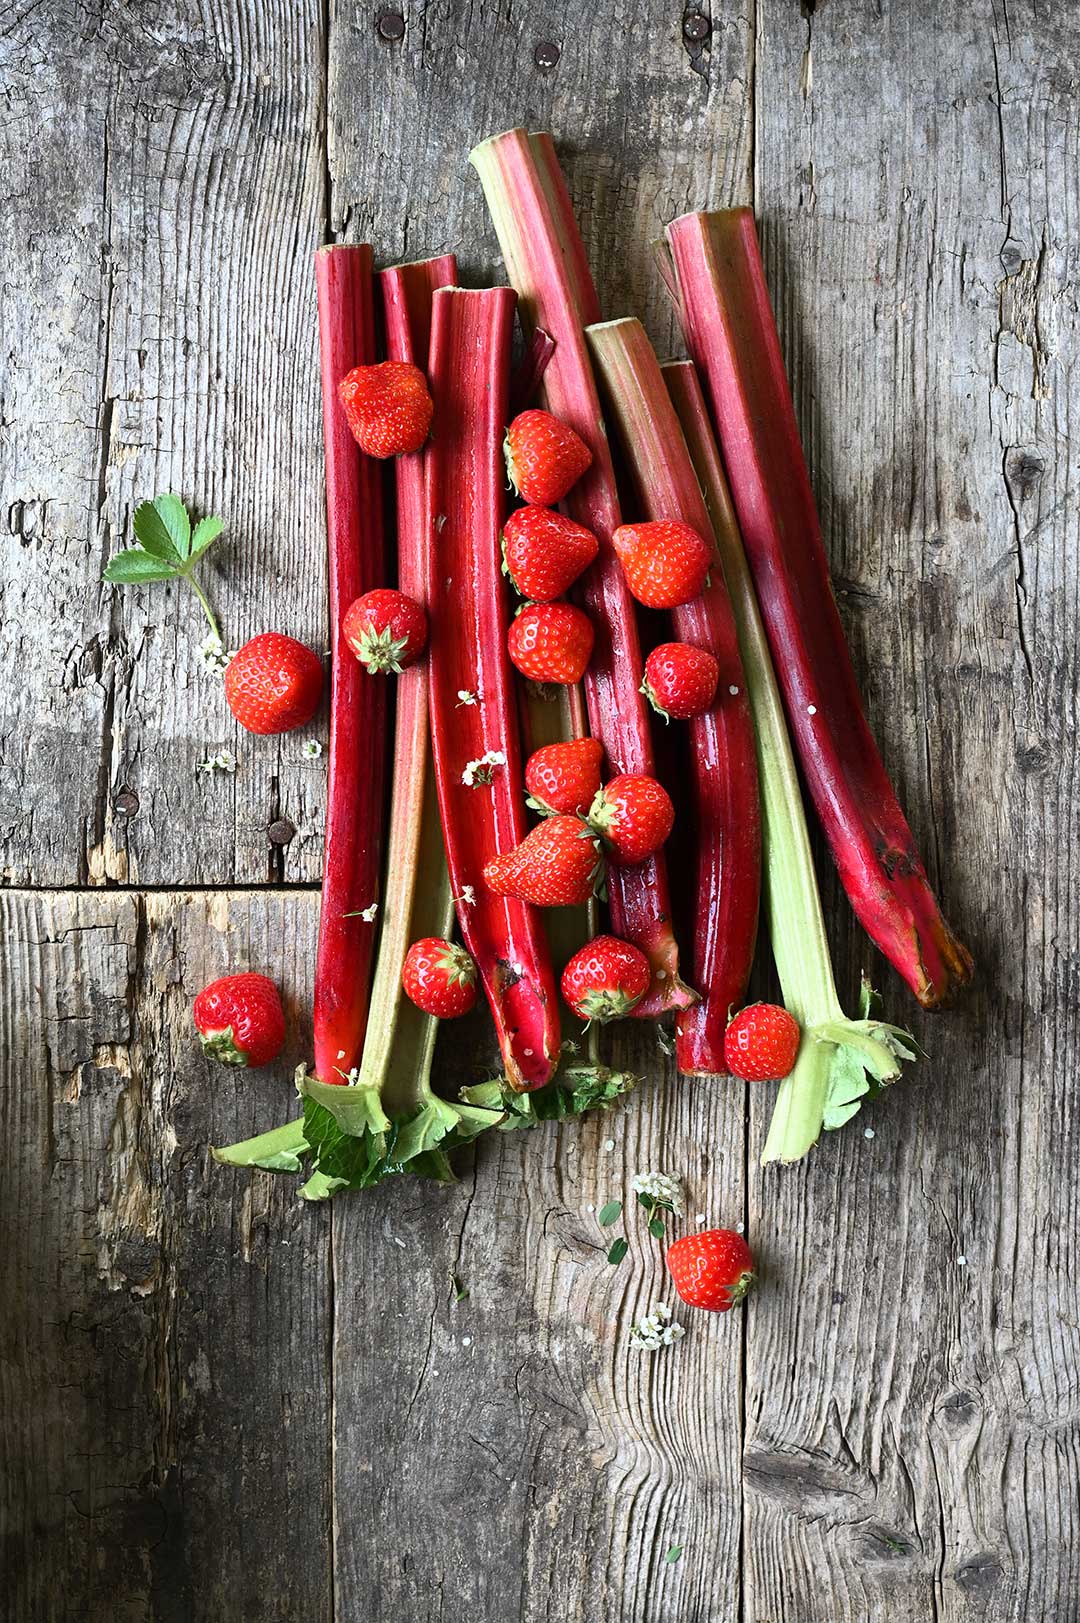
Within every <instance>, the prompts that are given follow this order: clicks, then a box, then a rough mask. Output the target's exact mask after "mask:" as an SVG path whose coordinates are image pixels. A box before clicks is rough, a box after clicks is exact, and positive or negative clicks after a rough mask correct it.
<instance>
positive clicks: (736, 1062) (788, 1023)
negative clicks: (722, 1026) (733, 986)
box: [724, 1003, 802, 1082]
mask: <svg viewBox="0 0 1080 1623" xmlns="http://www.w3.org/2000/svg"><path fill="white" fill-rule="evenodd" d="M801 1037H802V1033H801V1032H800V1030H799V1022H798V1021H797V1020H796V1019H795V1017H794V1015H792V1014H789V1013H788V1011H787V1009H781V1008H780V1007H779V1006H778V1005H777V1004H775V1003H751V1004H750V1005H749V1006H748V1007H747V1008H745V1009H740V1010H739V1013H738V1014H737V1015H736V1016H735V1018H734V1019H733V1020H732V1021H731V1022H730V1024H729V1025H728V1028H727V1031H726V1032H725V1033H724V1060H725V1063H726V1065H727V1068H728V1070H729V1071H730V1072H731V1074H732V1076H738V1077H741V1078H742V1080H743V1081H744V1082H779V1081H782V1079H783V1078H784V1077H785V1076H788V1075H790V1073H791V1071H792V1069H793V1067H794V1065H795V1060H796V1057H797V1055H798V1052H799V1042H800V1040H801Z"/></svg>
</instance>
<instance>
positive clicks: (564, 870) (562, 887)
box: [484, 817, 603, 907]
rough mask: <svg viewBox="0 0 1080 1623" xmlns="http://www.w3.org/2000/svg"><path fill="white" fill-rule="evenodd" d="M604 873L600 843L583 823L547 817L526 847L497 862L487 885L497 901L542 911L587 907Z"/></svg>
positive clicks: (486, 872) (486, 871)
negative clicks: (500, 898)
mask: <svg viewBox="0 0 1080 1623" xmlns="http://www.w3.org/2000/svg"><path fill="white" fill-rule="evenodd" d="M602 872H603V861H602V859H601V857H600V855H599V853H598V852H597V849H596V840H595V838H594V837H593V836H592V834H591V833H590V832H589V830H588V829H587V828H586V826H585V824H584V823H583V822H582V821H581V819H580V818H578V817H546V818H545V819H544V821H543V822H542V823H538V824H537V825H536V827H535V828H534V829H532V830H530V832H529V833H528V834H527V835H526V836H525V838H524V839H523V840H522V842H521V844H520V845H516V846H515V847H514V849H513V850H512V851H507V852H505V853H504V854H503V855H502V856H498V857H494V858H493V859H492V860H491V861H490V862H489V863H488V864H487V866H486V867H485V869H484V881H485V883H486V884H487V887H488V889H489V890H493V891H494V892H495V895H496V896H516V897H517V899H518V901H521V902H532V903H534V904H535V906H537V907H581V906H582V905H583V904H584V903H585V902H587V901H588V899H589V897H590V896H591V895H592V892H593V889H594V887H595V885H596V882H597V880H598V879H599V877H600V875H601V874H602Z"/></svg>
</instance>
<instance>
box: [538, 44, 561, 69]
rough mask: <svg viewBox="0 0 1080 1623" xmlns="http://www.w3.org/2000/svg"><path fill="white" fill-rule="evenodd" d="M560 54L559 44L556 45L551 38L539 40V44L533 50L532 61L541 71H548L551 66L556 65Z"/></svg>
mask: <svg viewBox="0 0 1080 1623" xmlns="http://www.w3.org/2000/svg"><path fill="white" fill-rule="evenodd" d="M561 55H562V48H561V46H558V45H556V44H555V41H554V40H552V39H545V40H541V41H540V44H539V45H538V46H537V47H536V49H535V51H534V52H533V61H534V62H535V63H536V65H537V67H538V68H539V69H540V72H541V73H550V72H551V70H552V68H554V67H556V66H557V65H558V61H559V58H560V56H561Z"/></svg>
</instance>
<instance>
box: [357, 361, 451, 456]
mask: <svg viewBox="0 0 1080 1623" xmlns="http://www.w3.org/2000/svg"><path fill="white" fill-rule="evenodd" d="M338 396H339V398H340V400H341V404H342V405H343V406H344V407H345V417H346V419H347V421H348V424H349V427H350V429H351V430H352V435H353V438H354V440H355V441H356V443H357V445H359V447H360V449H361V450H362V451H364V452H366V454H367V455H368V456H377V457H388V456H401V455H403V454H404V453H407V452H409V451H419V449H420V447H421V446H422V445H423V443H424V441H425V440H426V439H427V437H428V431H429V430H430V428H431V418H432V414H433V412H434V410H435V405H434V402H433V401H432V398H431V392H430V390H429V389H428V386H427V378H426V377H425V376H424V374H423V372H421V370H420V368H419V367H418V366H413V364H412V362H411V361H379V362H378V364H377V365H375V366H354V367H353V369H352V371H351V372H350V373H348V375H347V376H346V377H343V378H342V380H341V382H340V383H339V384H338Z"/></svg>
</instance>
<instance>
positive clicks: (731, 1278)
mask: <svg viewBox="0 0 1080 1623" xmlns="http://www.w3.org/2000/svg"><path fill="white" fill-rule="evenodd" d="M667 1266H668V1272H669V1273H670V1275H671V1277H672V1280H673V1281H674V1284H675V1289H676V1290H677V1291H678V1293H679V1295H680V1296H681V1297H682V1299H683V1301H684V1302H686V1303H688V1304H689V1306H690V1307H701V1308H704V1309H705V1310H706V1311H707V1312H710V1313H726V1312H727V1311H728V1309H729V1308H731V1307H734V1306H735V1304H736V1303H737V1302H741V1301H742V1299H743V1297H744V1296H745V1295H746V1293H747V1291H748V1290H749V1289H750V1287H751V1286H752V1285H753V1283H754V1277H755V1276H754V1258H753V1255H752V1253H751V1250H750V1247H749V1246H748V1245H747V1243H746V1241H745V1240H744V1239H743V1237H742V1235H741V1234H736V1233H735V1231H734V1230H733V1229H704V1230H703V1231H702V1232H701V1233H700V1234H684V1235H683V1237H682V1239H681V1240H676V1241H675V1243H674V1245H671V1246H669V1247H668V1253H667Z"/></svg>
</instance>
